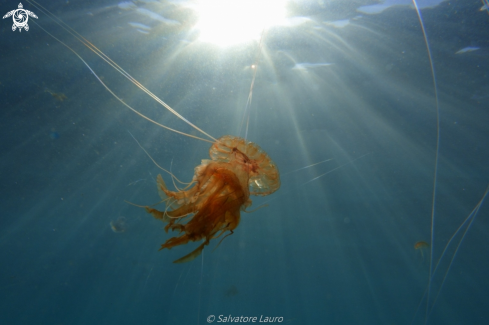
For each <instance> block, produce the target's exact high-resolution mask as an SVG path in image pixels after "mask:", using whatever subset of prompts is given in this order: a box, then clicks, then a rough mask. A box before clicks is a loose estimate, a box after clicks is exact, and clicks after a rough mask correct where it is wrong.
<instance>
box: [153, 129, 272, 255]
mask: <svg viewBox="0 0 489 325" xmlns="http://www.w3.org/2000/svg"><path fill="white" fill-rule="evenodd" d="M209 155H210V158H211V159H204V160H202V162H201V164H200V165H199V166H197V167H196V168H195V175H194V177H193V180H192V183H191V184H190V185H189V186H192V185H193V186H192V187H191V188H189V189H187V190H177V191H170V190H168V188H167V186H166V184H165V182H164V181H163V178H162V177H161V175H158V177H157V179H156V182H157V185H158V192H159V194H160V196H161V198H162V199H163V200H164V201H165V203H166V209H165V210H164V211H159V210H156V209H153V208H151V207H149V206H146V207H145V209H146V211H147V212H148V213H150V214H152V215H153V217H154V218H156V219H159V220H162V221H163V222H166V223H167V225H166V226H165V231H166V232H168V230H172V231H178V232H179V233H181V235H180V236H178V237H172V238H170V239H168V240H167V241H166V242H165V243H164V244H162V245H161V248H160V250H162V249H164V248H168V249H171V248H173V247H175V246H179V245H185V244H187V243H188V242H191V241H200V240H203V243H202V244H201V245H200V246H199V247H197V248H196V249H195V250H194V251H192V252H190V253H189V254H187V255H185V256H184V257H182V258H180V259H178V260H176V261H174V263H185V262H189V261H191V260H193V259H195V258H196V257H197V256H199V255H200V254H201V252H202V250H203V249H204V247H205V246H206V245H208V244H209V242H210V241H211V240H212V239H215V238H219V237H221V236H222V235H223V234H224V233H225V232H229V233H228V234H227V235H226V236H224V237H223V238H222V239H224V238H225V237H227V236H229V235H231V234H233V230H234V229H236V227H237V226H238V225H239V221H240V211H246V208H248V207H250V206H251V204H252V202H251V200H250V195H257V196H266V195H269V194H272V193H273V192H275V191H276V190H278V188H279V187H280V176H279V172H278V169H277V167H276V165H275V163H274V162H273V161H272V160H271V159H270V157H269V156H268V155H267V154H266V153H265V152H264V151H263V150H262V149H261V148H260V147H259V146H258V145H256V144H254V143H253V142H250V141H247V140H245V139H243V138H240V137H235V136H231V135H226V136H223V137H221V138H220V139H218V140H217V141H216V142H214V143H213V144H212V146H211V148H210V150H209ZM184 219H187V222H186V223H183V220H184ZM180 221H181V222H180ZM222 239H221V241H222Z"/></svg>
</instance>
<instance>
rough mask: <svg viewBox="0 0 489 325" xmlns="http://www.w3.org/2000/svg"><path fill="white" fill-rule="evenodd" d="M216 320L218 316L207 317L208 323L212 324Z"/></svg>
mask: <svg viewBox="0 0 489 325" xmlns="http://www.w3.org/2000/svg"><path fill="white" fill-rule="evenodd" d="M215 319H216V316H214V315H209V317H207V323H212V322H214V320H215Z"/></svg>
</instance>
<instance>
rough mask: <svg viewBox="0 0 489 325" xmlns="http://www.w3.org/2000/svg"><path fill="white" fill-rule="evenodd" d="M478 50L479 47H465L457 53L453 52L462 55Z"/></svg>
mask: <svg viewBox="0 0 489 325" xmlns="http://www.w3.org/2000/svg"><path fill="white" fill-rule="evenodd" d="M479 49H480V48H479V47H474V46H467V47H464V48H463V49H461V50H458V51H457V52H455V54H462V53H468V52H473V51H477V50H479Z"/></svg>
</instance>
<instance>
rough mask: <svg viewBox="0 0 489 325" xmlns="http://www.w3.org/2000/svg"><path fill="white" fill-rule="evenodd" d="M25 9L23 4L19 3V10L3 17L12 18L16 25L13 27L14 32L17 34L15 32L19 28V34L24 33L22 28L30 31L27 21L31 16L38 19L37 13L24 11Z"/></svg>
mask: <svg viewBox="0 0 489 325" xmlns="http://www.w3.org/2000/svg"><path fill="white" fill-rule="evenodd" d="M23 8H24V7H23V6H22V3H19V9H15V10H12V11H9V12H7V14H6V15H5V16H3V19H5V18H8V17H10V16H12V19H13V20H14V24H13V25H12V31H13V32H15V30H16V29H17V28H18V29H19V32H21V31H22V28H24V29H25V30H26V32H27V31H28V30H29V25H27V21H28V20H29V16H31V17H32V18H36V19H37V16H36V14H35V13H33V12H32V11H29V10H25V9H23Z"/></svg>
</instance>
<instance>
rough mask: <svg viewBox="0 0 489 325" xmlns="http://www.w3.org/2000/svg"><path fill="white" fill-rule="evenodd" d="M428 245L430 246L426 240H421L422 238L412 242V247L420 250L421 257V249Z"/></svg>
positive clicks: (425, 248)
mask: <svg viewBox="0 0 489 325" xmlns="http://www.w3.org/2000/svg"><path fill="white" fill-rule="evenodd" d="M429 247H430V245H429V244H428V243H427V242H425V241H422V240H421V241H418V242H416V243H415V244H414V249H415V250H419V251H420V252H421V257H423V258H424V253H423V251H424V250H427V249H428V248H429Z"/></svg>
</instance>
